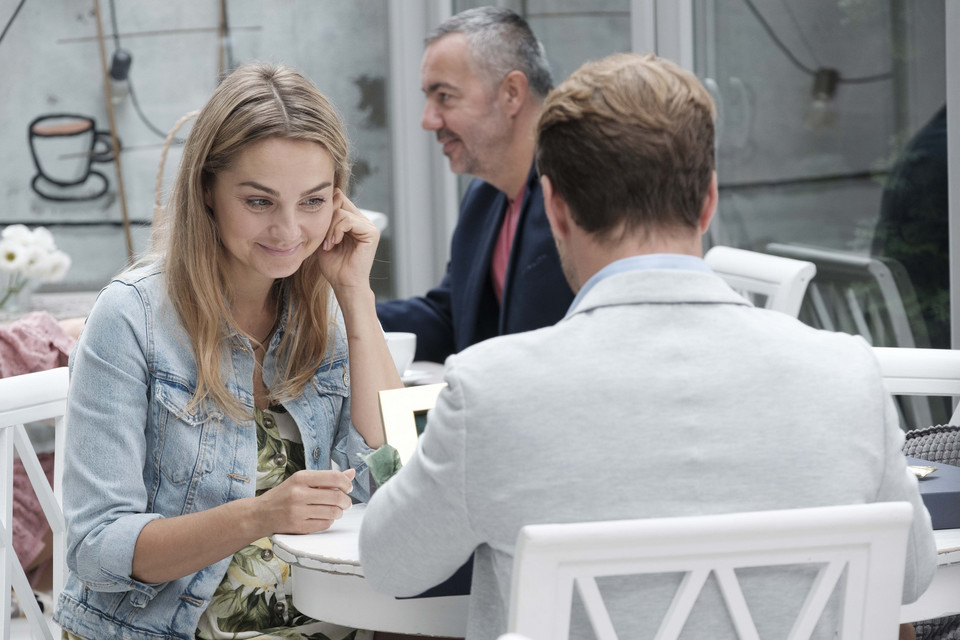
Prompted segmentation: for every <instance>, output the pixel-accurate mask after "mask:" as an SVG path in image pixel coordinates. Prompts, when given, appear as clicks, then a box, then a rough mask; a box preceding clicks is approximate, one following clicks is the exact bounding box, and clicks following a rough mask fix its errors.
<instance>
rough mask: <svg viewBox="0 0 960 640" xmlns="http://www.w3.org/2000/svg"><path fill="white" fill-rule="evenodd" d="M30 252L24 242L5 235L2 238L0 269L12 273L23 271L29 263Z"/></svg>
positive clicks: (0, 242)
mask: <svg viewBox="0 0 960 640" xmlns="http://www.w3.org/2000/svg"><path fill="white" fill-rule="evenodd" d="M9 228H10V227H7V229H9ZM28 253H29V251H28V249H27V247H25V246H23V244H22V243H20V242H18V241H17V240H14V239H10V238H6V237H4V238H3V240H0V270H2V271H7V272H11V273H13V272H17V271H22V270H23V269H24V267H26V265H27V259H28Z"/></svg>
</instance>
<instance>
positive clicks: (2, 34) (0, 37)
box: [0, 0, 27, 42]
mask: <svg viewBox="0 0 960 640" xmlns="http://www.w3.org/2000/svg"><path fill="white" fill-rule="evenodd" d="M26 1H27V0H20V4H18V5H17V8H16V9H14V11H13V15H12V16H10V19H9V20H7V25H6V26H5V27H4V28H3V32H2V33H0V42H3V38H4V37H5V36H6V35H7V31H8V30H9V29H10V25H12V24H13V21H14V20H16V19H17V14H18V13H20V9H22V8H23V4H24V3H25V2H26Z"/></svg>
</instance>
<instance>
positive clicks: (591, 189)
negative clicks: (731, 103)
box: [537, 53, 716, 238]
mask: <svg viewBox="0 0 960 640" xmlns="http://www.w3.org/2000/svg"><path fill="white" fill-rule="evenodd" d="M715 115H716V108H715V107H714V104H713V100H712V99H711V98H710V94H709V93H707V90H706V89H705V88H704V87H703V85H702V84H701V83H700V81H699V80H698V79H697V77H696V76H694V75H693V74H692V73H690V72H689V71H686V70H684V69H682V68H681V67H679V66H678V65H676V64H674V63H673V62H670V61H669V60H665V59H663V58H658V57H656V56H654V55H652V54H647V55H644V56H640V55H637V54H632V53H619V54H615V55H612V56H608V57H606V58H604V59H602V60H598V61H594V62H588V63H586V64H584V65H583V66H581V67H580V68H579V69H577V70H576V71H575V72H573V74H572V75H571V76H570V77H569V78H567V79H566V80H565V81H563V82H562V83H561V84H560V85H559V86H558V87H557V88H556V89H554V90H553V91H552V92H551V93H550V95H548V96H547V99H546V101H545V102H544V107H543V113H542V114H541V116H540V121H539V122H538V124H537V169H538V171H539V172H540V175H546V176H549V177H550V181H551V183H552V184H553V186H554V189H555V191H556V192H557V193H558V194H560V196H562V197H563V199H564V200H565V201H566V202H567V204H568V205H569V206H570V209H571V215H572V216H573V219H574V221H575V222H576V223H577V225H578V226H580V227H581V228H582V229H584V230H586V231H588V232H591V233H596V234H597V235H598V236H600V237H601V238H604V237H606V236H608V235H609V234H610V233H611V232H613V231H614V230H615V229H617V228H620V227H621V226H622V227H623V228H624V230H626V231H630V232H633V231H638V230H640V231H643V230H647V231H649V230H651V229H657V230H661V231H670V230H679V229H689V228H691V227H692V228H696V226H697V223H698V220H699V216H700V210H701V207H702V206H703V201H704V198H705V197H706V194H707V190H708V189H709V186H710V180H711V178H712V175H713V169H714V118H715Z"/></svg>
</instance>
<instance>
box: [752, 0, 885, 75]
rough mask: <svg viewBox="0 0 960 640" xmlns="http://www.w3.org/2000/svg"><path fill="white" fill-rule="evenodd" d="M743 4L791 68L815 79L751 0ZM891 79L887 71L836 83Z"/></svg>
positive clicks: (815, 72) (813, 73) (811, 71)
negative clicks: (791, 65) (790, 64)
mask: <svg viewBox="0 0 960 640" xmlns="http://www.w3.org/2000/svg"><path fill="white" fill-rule="evenodd" d="M743 3H744V4H745V5H747V8H748V9H749V10H750V13H752V14H753V17H755V18H756V19H757V22H759V23H760V26H762V27H763V30H764V31H766V32H767V35H768V36H770V39H771V40H773V43H774V44H775V45H777V48H778V49H780V50H781V51H782V52H783V54H784V55H785V56H786V57H787V59H788V60H789V61H790V62H791V63H792V64H793V66H795V67H797V68H798V69H800V70H801V71H803V72H804V73H806V74H807V75H811V76H814V77H816V75H817V71H816V69H811V68H810V67H808V66H807V65H805V64H803V62H801V61H800V60H799V59H798V58H797V57H796V56H795V55H794V54H793V52H792V51H790V49H789V48H788V47H787V46H786V45H785V44H783V41H782V40H780V38H779V37H777V34H776V32H775V31H774V30H773V27H771V26H770V23H768V22H767V21H766V19H764V17H763V14H761V13H760V11H759V10H758V9H757V7H756V5H755V4H754V3H753V0H743ZM892 77H893V73H891V72H889V71H888V72H886V73H878V74H875V75H871V76H860V77H855V78H845V77H843V76H840V77H839V78H838V79H837V82H842V83H847V84H864V83H867V82H879V81H881V80H889V79H890V78H892Z"/></svg>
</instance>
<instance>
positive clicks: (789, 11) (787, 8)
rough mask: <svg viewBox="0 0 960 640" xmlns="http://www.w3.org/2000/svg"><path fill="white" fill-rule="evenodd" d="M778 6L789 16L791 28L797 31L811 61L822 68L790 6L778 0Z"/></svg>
mask: <svg viewBox="0 0 960 640" xmlns="http://www.w3.org/2000/svg"><path fill="white" fill-rule="evenodd" d="M780 5H781V6H782V7H783V10H784V11H786V12H787V15H788V16H790V22H792V23H793V28H794V29H796V30H797V35H798V36H800V41H801V42H802V43H803V46H804V47H806V49H807V53H809V54H810V57H811V58H813V61H814V62H816V63H817V66H818V67H822V66H823V64H822V63H821V62H820V58H818V57H817V52H816V51H814V49H813V46H811V44H810V41H809V40H807V36H806V34H805V33H804V32H803V29H802V28H800V21H799V20H797V16H796V15H794V13H793V10H792V9H790V5H789V4H788V3H787V2H786V0H780Z"/></svg>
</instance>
